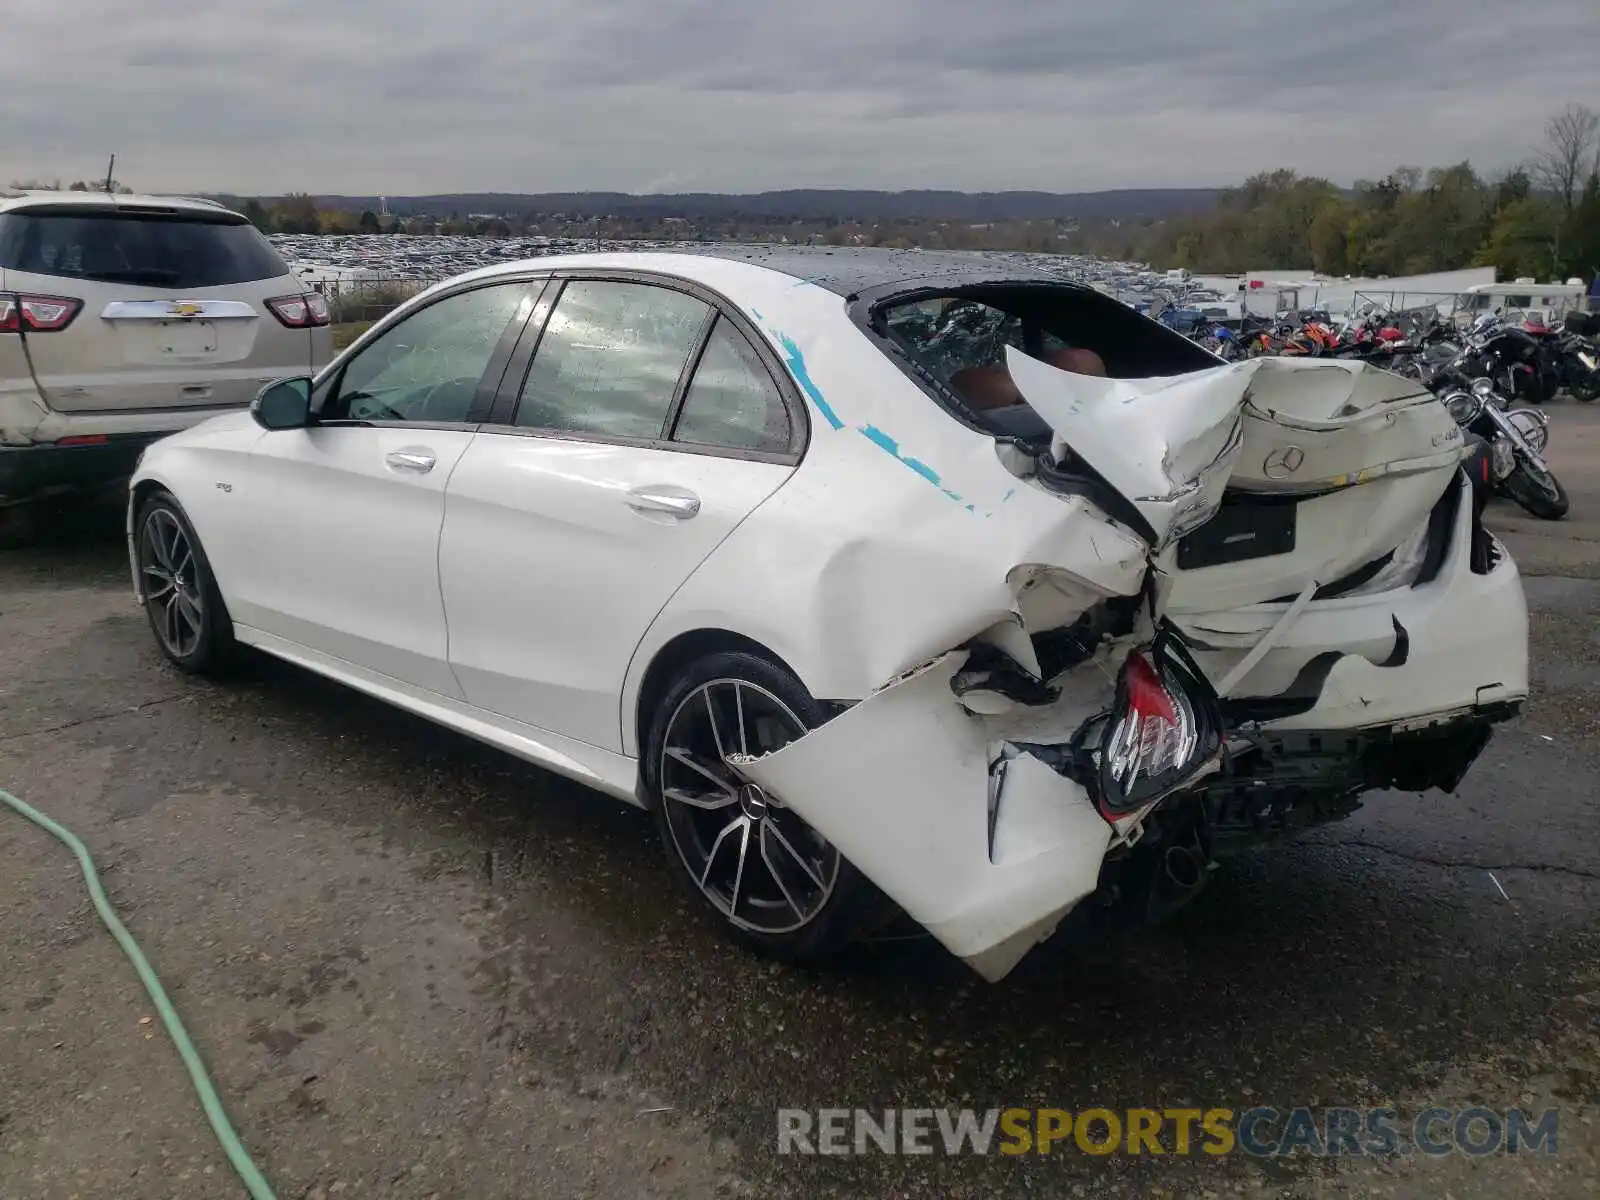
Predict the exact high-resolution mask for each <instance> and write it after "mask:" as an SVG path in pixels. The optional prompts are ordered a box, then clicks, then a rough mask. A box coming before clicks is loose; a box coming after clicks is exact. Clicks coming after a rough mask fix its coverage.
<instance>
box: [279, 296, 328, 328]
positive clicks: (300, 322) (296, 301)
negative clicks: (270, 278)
mask: <svg viewBox="0 0 1600 1200" xmlns="http://www.w3.org/2000/svg"><path fill="white" fill-rule="evenodd" d="M267 307H268V308H270V309H271V310H272V315H273V316H275V317H277V318H278V321H279V322H280V323H281V324H283V325H287V326H288V327H289V328H290V329H312V328H315V327H317V326H320V325H326V324H328V320H329V317H328V302H327V300H326V299H324V298H323V296H322V294H321V293H320V292H304V293H302V294H301V295H298V296H277V297H275V298H274V299H271V300H268V301H267Z"/></svg>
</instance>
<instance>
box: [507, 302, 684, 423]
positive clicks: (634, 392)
mask: <svg viewBox="0 0 1600 1200" xmlns="http://www.w3.org/2000/svg"><path fill="white" fill-rule="evenodd" d="M710 316H711V308H710V306H709V305H707V304H706V303H704V302H703V301H700V300H697V299H695V298H694V297H693V296H689V295H686V294H685V293H683V292H678V291H674V290H672V289H671V288H664V287H656V286H654V285H652V284H643V283H625V282H621V281H618V280H607V279H574V280H572V281H570V282H569V283H568V284H567V285H566V286H565V287H564V288H562V290H561V297H560V299H559V300H557V301H556V306H555V310H554V311H553V312H552V313H551V314H550V319H549V320H548V321H547V322H546V324H545V328H544V334H543V336H542V337H541V338H540V339H539V348H538V350H537V351H536V352H535V353H534V356H533V363H532V365H531V367H530V368H529V371H528V377H527V379H526V381H525V382H524V383H523V385H522V395H521V398H520V399H519V401H518V403H517V412H516V416H515V418H514V422H515V424H517V425H519V426H521V427H523V428H530V429H549V430H559V431H562V432H568V433H577V434H594V435H598V436H600V437H606V438H630V439H645V440H655V439H659V438H661V437H663V436H665V433H664V431H665V427H666V423H667V416H668V414H669V413H670V412H671V410H672V402H673V400H674V399H675V398H676V396H677V393H678V381H679V379H680V378H681V377H682V375H683V370H684V367H685V366H686V365H687V364H688V361H689V355H690V353H691V352H692V351H694V350H695V349H697V348H698V347H699V345H700V339H701V336H702V335H703V333H704V331H705V327H706V322H707V321H708V320H709V318H710Z"/></svg>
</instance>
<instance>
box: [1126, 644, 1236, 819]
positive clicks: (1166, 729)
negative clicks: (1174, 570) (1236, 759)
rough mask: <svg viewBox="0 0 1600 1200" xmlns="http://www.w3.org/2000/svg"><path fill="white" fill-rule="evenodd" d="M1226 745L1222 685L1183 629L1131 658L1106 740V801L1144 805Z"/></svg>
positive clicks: (1130, 807) (1198, 770)
mask: <svg viewBox="0 0 1600 1200" xmlns="http://www.w3.org/2000/svg"><path fill="white" fill-rule="evenodd" d="M1221 747H1222V714H1221V709H1220V706H1219V705H1218V702H1217V698H1216V692H1215V690H1214V689H1213V688H1212V687H1211V685H1210V684H1209V683H1208V682H1207V681H1206V678H1205V675H1204V674H1203V673H1202V672H1201V671H1200V669H1199V668H1198V667H1197V666H1195V664H1194V660H1193V659H1192V658H1190V657H1189V654H1188V651H1187V650H1186V649H1185V648H1184V647H1183V645H1182V643H1181V641H1179V640H1178V638H1177V635H1176V633H1175V632H1173V631H1171V630H1170V629H1168V630H1164V631H1163V632H1162V633H1161V634H1160V635H1159V636H1158V637H1157V638H1156V640H1155V642H1154V643H1152V644H1151V645H1150V646H1148V647H1145V648H1142V649H1139V650H1135V651H1133V652H1132V653H1131V654H1129V655H1128V658H1127V660H1126V661H1125V662H1124V663H1123V666H1122V673H1121V675H1120V676H1119V677H1118V679H1117V691H1116V700H1115V703H1114V705H1113V707H1112V710H1111V713H1110V716H1109V727H1108V728H1107V729H1106V732H1105V735H1104V738H1103V740H1102V742H1101V744H1100V770H1099V782H1100V789H1099V790H1100V807H1101V811H1102V812H1103V813H1104V814H1105V816H1106V817H1107V818H1108V819H1113V820H1114V819H1117V818H1120V817H1124V816H1127V815H1128V814H1129V813H1133V812H1136V811H1137V810H1139V809H1141V808H1144V807H1145V806H1147V805H1149V804H1152V803H1154V802H1155V801H1157V800H1159V799H1161V798H1162V797H1163V796H1165V795H1167V794H1168V793H1169V792H1172V791H1174V790H1176V789H1177V788H1179V787H1181V786H1183V785H1184V784H1185V783H1187V782H1190V781H1191V780H1193V779H1195V778H1197V777H1198V776H1199V775H1201V774H1203V773H1205V772H1206V771H1208V770H1209V769H1211V768H1212V767H1213V766H1214V765H1215V764H1216V762H1217V759H1218V755H1219V752H1220V750H1221Z"/></svg>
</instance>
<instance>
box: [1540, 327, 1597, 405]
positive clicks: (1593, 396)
mask: <svg viewBox="0 0 1600 1200" xmlns="http://www.w3.org/2000/svg"><path fill="white" fill-rule="evenodd" d="M1595 315H1596V314H1593V313H1568V314H1567V318H1566V321H1565V322H1564V324H1563V325H1562V327H1561V328H1559V329H1554V330H1551V331H1550V333H1549V336H1548V338H1547V339H1546V341H1545V353H1546V354H1547V355H1549V357H1550V358H1551V360H1552V361H1553V362H1554V364H1555V368H1556V373H1557V377H1558V379H1559V381H1560V386H1561V387H1562V388H1564V389H1565V390H1566V391H1567V392H1568V393H1570V394H1571V396H1572V398H1573V399H1575V400H1581V401H1583V402H1584V403H1585V404H1588V403H1590V402H1592V401H1594V400H1597V399H1600V354H1597V353H1596V351H1595V343H1594V338H1593V335H1592V332H1591V331H1592V328H1593V326H1594V324H1595V322H1594V320H1593V318H1594V316H1595Z"/></svg>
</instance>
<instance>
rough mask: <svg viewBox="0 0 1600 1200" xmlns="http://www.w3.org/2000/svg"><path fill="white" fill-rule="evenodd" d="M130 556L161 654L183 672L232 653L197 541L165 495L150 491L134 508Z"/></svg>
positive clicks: (200, 669)
mask: <svg viewBox="0 0 1600 1200" xmlns="http://www.w3.org/2000/svg"><path fill="white" fill-rule="evenodd" d="M134 555H135V562H136V563H137V566H138V571H139V586H140V589H141V591H142V592H143V593H144V610H145V616H147V617H148V618H149V619H150V630H151V632H152V633H154V634H155V635H156V644H157V645H159V646H160V647H161V652H162V653H163V654H165V655H166V656H167V657H168V658H169V659H171V660H172V661H173V662H174V663H175V664H177V665H178V666H179V667H181V668H182V669H183V670H185V671H192V672H196V673H206V672H211V671H215V670H217V669H218V668H219V667H221V666H222V665H223V664H224V662H225V661H226V659H227V658H228V656H229V654H230V653H231V652H232V650H233V647H234V642H233V622H232V620H231V619H230V618H229V616H228V610H227V608H226V607H225V606H224V605H223V603H222V594H221V593H220V592H219V591H218V590H217V581H216V578H215V576H213V575H212V573H211V563H210V562H209V561H208V560H207V559H206V554H205V550H204V549H202V548H201V545H200V539H199V538H198V537H196V536H195V532H194V527H193V526H192V525H190V524H189V518H188V517H187V516H185V515H184V511H183V509H182V507H180V506H179V504H178V501H177V500H176V499H175V498H174V497H173V496H172V494H171V493H170V492H156V493H154V494H153V495H152V496H151V497H150V498H149V499H148V500H146V501H145V502H144V504H143V505H142V506H141V507H140V509H139V516H138V523H137V525H136V526H135V532H134Z"/></svg>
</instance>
